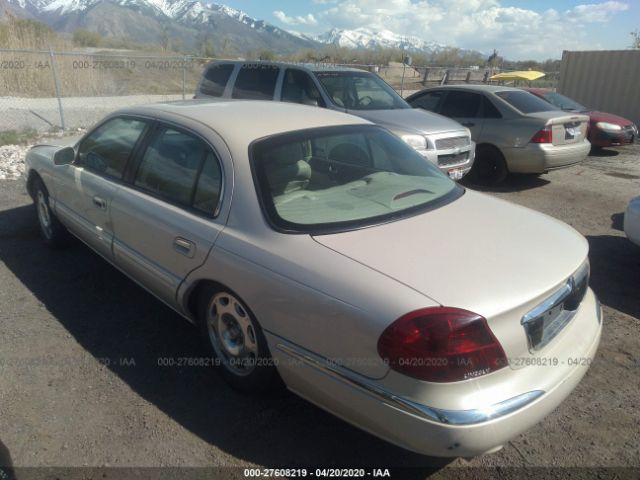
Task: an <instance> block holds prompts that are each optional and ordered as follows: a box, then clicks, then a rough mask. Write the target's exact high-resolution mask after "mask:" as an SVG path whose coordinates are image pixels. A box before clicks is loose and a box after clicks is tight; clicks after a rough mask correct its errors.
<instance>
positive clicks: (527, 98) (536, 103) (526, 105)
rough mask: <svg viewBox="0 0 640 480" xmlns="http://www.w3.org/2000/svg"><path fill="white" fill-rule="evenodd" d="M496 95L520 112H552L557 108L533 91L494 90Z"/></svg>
mask: <svg viewBox="0 0 640 480" xmlns="http://www.w3.org/2000/svg"><path fill="white" fill-rule="evenodd" d="M496 95H497V96H498V97H500V98H501V99H502V100H504V101H505V102H507V103H508V104H509V105H511V106H512V107H514V108H516V109H518V110H520V111H521V112H522V113H536V112H552V111H553V110H557V109H558V107H555V106H553V105H551V104H550V103H549V102H545V101H544V100H542V99H541V98H539V97H536V96H535V95H534V94H533V93H529V92H524V91H522V90H504V91H502V92H496Z"/></svg>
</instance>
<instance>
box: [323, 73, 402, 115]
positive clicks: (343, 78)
mask: <svg viewBox="0 0 640 480" xmlns="http://www.w3.org/2000/svg"><path fill="white" fill-rule="evenodd" d="M316 77H318V79H319V80H320V83H321V85H322V88H324V89H325V91H326V93H327V94H328V95H329V98H331V100H332V101H333V103H334V104H335V105H337V106H338V107H341V108H346V109H347V110H389V109H394V108H411V107H410V106H409V104H407V102H405V101H404V100H403V99H402V97H400V95H398V94H397V93H396V91H395V90H394V89H393V88H391V87H390V86H389V85H387V84H386V83H385V82H384V81H383V80H382V79H381V78H380V77H378V76H377V75H373V74H371V73H367V72H316Z"/></svg>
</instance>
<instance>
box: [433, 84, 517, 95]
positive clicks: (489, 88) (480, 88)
mask: <svg viewBox="0 0 640 480" xmlns="http://www.w3.org/2000/svg"><path fill="white" fill-rule="evenodd" d="M426 90H472V91H476V92H489V93H496V92H505V91H513V92H521V91H522V89H521V88H514V87H504V86H501V85H466V84H465V85H443V86H441V87H430V88H427V89H426Z"/></svg>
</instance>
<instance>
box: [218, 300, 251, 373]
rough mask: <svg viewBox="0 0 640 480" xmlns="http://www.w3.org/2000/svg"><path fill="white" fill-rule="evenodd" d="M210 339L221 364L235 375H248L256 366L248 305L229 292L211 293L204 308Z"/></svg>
mask: <svg viewBox="0 0 640 480" xmlns="http://www.w3.org/2000/svg"><path fill="white" fill-rule="evenodd" d="M207 331H208V333H209V340H210V341H211V345H212V346H213V349H214V351H215V352H216V355H217V356H218V359H219V360H220V361H221V362H222V365H223V366H224V367H225V368H226V369H227V370H229V371H230V372H231V373H233V374H234V375H239V376H245V375H249V374H250V373H251V372H252V371H253V370H254V369H255V367H256V361H257V358H258V342H257V339H256V332H255V328H254V326H253V322H252V320H251V317H250V316H249V313H248V312H247V309H246V308H245V307H244V306H243V305H242V303H241V302H240V301H239V300H238V299H237V298H235V297H234V296H233V295H232V294H230V293H227V292H220V293H217V294H215V295H214V296H213V298H212V299H211V302H210V303H209V307H208V309H207Z"/></svg>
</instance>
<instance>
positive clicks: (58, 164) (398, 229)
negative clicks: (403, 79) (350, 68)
mask: <svg viewBox="0 0 640 480" xmlns="http://www.w3.org/2000/svg"><path fill="white" fill-rule="evenodd" d="M26 166H27V168H26V176H27V189H28V191H29V193H30V195H31V196H32V198H33V199H34V202H35V205H36V212H37V219H38V222H39V225H40V229H41V231H42V236H43V239H44V241H45V242H46V243H47V244H49V245H51V246H53V247H57V246H60V245H62V244H64V243H65V240H66V238H67V236H68V235H69V234H73V235H74V236H76V237H78V238H79V239H80V240H82V241H83V242H84V243H86V244H87V245H88V246H89V247H90V248H91V249H93V250H95V251H96V252H97V253H98V254H99V255H101V256H102V257H104V259H105V260H107V261H108V262H110V263H111V264H112V265H113V266H115V267H116V268H118V269H119V270H121V271H122V272H123V273H124V274H126V275H127V276H129V277H130V278H131V279H133V280H134V281H136V282H137V283H139V284H140V285H141V286H143V287H144V288H145V289H147V290H148V291H149V292H151V293H152V294H153V295H155V296H156V297H157V298H158V299H160V300H161V301H163V302H165V303H166V304H167V305H169V306H171V307H172V308H173V309H175V310H176V311H177V312H178V313H179V314H181V315H182V316H184V317H185V318H186V319H188V320H189V321H191V322H193V323H194V324H195V325H196V326H197V328H198V330H199V332H200V334H201V336H202V339H203V340H204V342H205V344H206V345H207V348H208V349H209V350H210V353H211V356H212V358H215V359H217V361H216V362H214V363H215V364H216V369H217V371H219V373H220V374H221V375H222V376H223V377H224V378H225V379H226V380H227V381H228V383H230V384H231V385H232V386H233V387H235V388H238V389H240V390H243V391H253V392H257V391H264V390H265V389H267V388H269V387H271V386H273V385H276V384H278V382H279V380H278V377H280V378H281V379H282V381H283V382H284V383H285V384H286V386H287V387H288V388H289V389H290V390H291V391H293V392H295V393H296V394H298V395H300V396H302V397H304V398H305V399H307V400H309V401H311V402H313V403H315V404H316V405H318V406H320V407H322V408H324V409H326V410H328V411H329V412H332V413H333V414H335V415H337V416H338V417H340V418H342V419H344V420H346V421H347V422H350V423H352V424H353V425H356V426H357V427H359V428H361V429H363V430H366V431H367V432H370V433H372V434H374V435H377V436H378V437H381V438H383V439H385V440H387V441H389V442H392V443H394V444H396V445H399V446H402V447H404V448H407V449H409V450H413V451H415V452H419V453H422V454H427V455H433V456H449V457H452V456H464V457H468V456H474V455H479V454H483V453H488V452H492V451H495V450H497V449H499V448H500V447H501V446H502V445H503V444H504V443H505V442H507V441H509V439H511V438H513V437H514V436H516V435H518V434H520V433H522V432H524V431H526V430H527V429H528V428H530V427H532V426H533V425H535V424H536V423H538V422H539V421H541V420H542V419H543V418H544V417H545V416H546V415H548V414H549V413H550V412H551V411H552V410H554V409H555V408H556V407H557V406H558V405H559V404H560V403H561V402H562V401H563V400H564V399H565V398H566V397H567V396H568V395H569V394H570V392H571V391H572V390H573V389H574V387H575V386H576V385H577V384H578V382H579V381H580V380H581V378H582V377H583V376H584V374H585V373H586V371H587V369H588V367H589V364H590V362H591V360H592V359H593V357H594V354H595V352H596V349H597V347H598V343H599V340H600V334H601V331H602V314H601V308H600V304H599V302H598V300H597V299H596V297H595V296H594V294H593V292H592V291H591V289H590V288H589V286H588V282H589V263H588V260H587V253H588V245H587V242H586V241H585V239H584V238H583V237H582V236H581V235H580V234H578V233H577V232H576V231H575V230H573V229H572V228H571V227H569V226H568V225H565V224H564V223H561V222H559V221H556V220H554V219H552V218H550V217H547V216H545V215H543V214H541V213H537V212H534V211H531V210H528V209H526V208H523V207H520V206H516V205H512V204H510V203H507V202H504V201H501V200H498V199H495V198H492V197H490V196H487V195H485V194H481V193H477V192H475V191H472V190H468V189H465V188H464V187H463V186H461V185H459V184H457V183H455V182H454V181H452V180H450V179H449V178H448V177H447V176H446V175H445V174H443V173H441V172H440V170H439V169H438V168H437V167H436V166H434V165H432V164H431V163H430V162H426V161H425V160H424V158H423V157H422V156H421V155H420V154H419V153H417V152H416V151H415V150H414V149H413V148H411V147H410V146H408V145H407V144H406V143H404V142H403V141H402V140H401V139H399V138H398V137H396V136H394V135H393V134H391V133H389V132H388V131H387V130H385V129H384V128H382V127H380V126H377V125H374V124H372V123H370V122H369V121H367V120H364V119H361V118H357V117H354V116H350V115H347V114H345V113H340V112H335V111H331V110H324V109H318V108H313V107H309V106H304V105H294V104H284V103H274V102H259V101H242V102H239V101H219V102H215V103H212V102H206V101H204V102H203V101H199V100H196V101H191V102H182V103H172V104H158V105H153V106H145V107H138V108H130V109H126V110H121V111H118V112H116V113H113V114H112V115H110V116H108V117H107V118H106V119H104V120H103V121H102V122H101V123H99V124H98V125H97V126H96V127H94V128H93V129H92V130H90V131H89V132H88V133H87V134H86V135H85V136H84V137H83V138H82V139H81V140H80V141H79V142H78V143H77V144H76V145H75V146H74V147H54V146H45V145H42V146H37V147H34V148H33V149H32V150H30V152H29V153H28V155H27V159H26ZM54 254H55V250H52V255H54ZM212 395H215V392H212ZM310 428H312V427H310Z"/></svg>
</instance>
